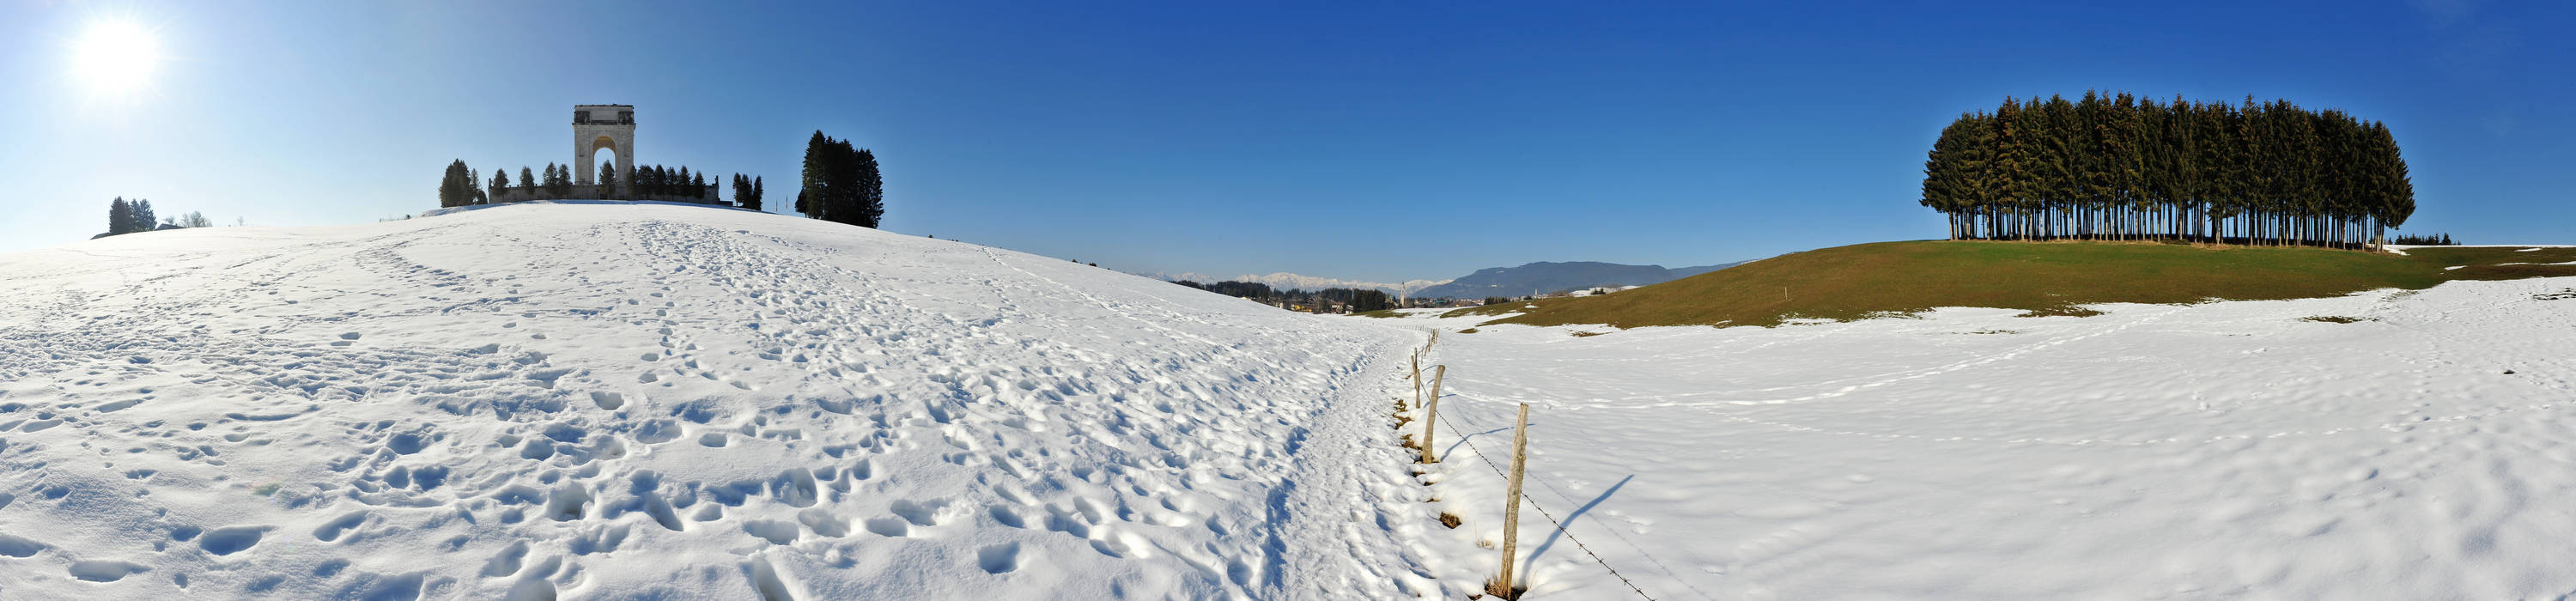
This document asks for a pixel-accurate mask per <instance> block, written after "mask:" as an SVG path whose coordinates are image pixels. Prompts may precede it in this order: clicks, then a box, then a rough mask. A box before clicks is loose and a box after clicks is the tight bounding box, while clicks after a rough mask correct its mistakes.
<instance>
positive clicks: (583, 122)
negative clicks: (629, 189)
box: [572, 104, 635, 198]
mask: <svg viewBox="0 0 2576 601" xmlns="http://www.w3.org/2000/svg"><path fill="white" fill-rule="evenodd" d="M612 115H614V116H613V117H612ZM603 149H605V150H608V151H610V152H614V153H616V154H617V176H618V180H619V181H618V187H619V188H625V186H626V180H627V179H628V177H629V176H630V175H632V174H633V173H635V112H634V107H631V106H626V105H619V104H596V105H594V104H584V105H575V106H573V123H572V155H573V161H572V164H574V165H579V166H580V167H579V168H577V169H575V170H574V173H573V183H574V184H577V185H583V186H592V185H596V184H597V180H598V178H599V158H598V155H599V151H600V150H603ZM590 192H592V193H593V194H592V196H593V197H595V198H614V197H617V196H618V195H620V194H622V193H624V190H622V189H621V190H590Z"/></svg>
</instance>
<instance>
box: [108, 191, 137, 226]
mask: <svg viewBox="0 0 2576 601" xmlns="http://www.w3.org/2000/svg"><path fill="white" fill-rule="evenodd" d="M133 231H134V205H132V204H127V203H126V202H125V197H123V196H119V197H116V200H112V201H108V203H107V233H108V235H111V236H113V235H117V234H124V233H131V232H133Z"/></svg>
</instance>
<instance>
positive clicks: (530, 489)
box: [0, 204, 1472, 599]
mask: <svg viewBox="0 0 2576 601" xmlns="http://www.w3.org/2000/svg"><path fill="white" fill-rule="evenodd" d="M0 280H5V281H7V282H8V288H10V289H11V290H12V291H13V292H11V293H10V294H9V295H7V296H5V297H0V597H7V598H21V597H27V598H100V597H120V598H133V597H148V596H163V595H188V596H213V597H235V596H246V595H275V596H283V597H292V598H320V597H337V598H366V599H412V598H508V599H543V598H554V597H557V596H574V597H671V598H774V599H776V598H792V599H848V598H906V599H935V598H960V599H963V598H973V599H986V598H1032V597H1059V598H1104V599H1106V598H1354V597H1357V598H1399V597H1421V596H1438V595H1439V594H1440V593H1439V591H1440V590H1441V587H1442V586H1447V585H1448V583H1444V582H1435V581H1434V580H1432V579H1431V578H1430V574H1428V573H1427V571H1426V570H1425V569H1424V568H1422V567H1420V566H1421V565H1422V564H1423V563H1424V562H1425V561H1430V560H1428V559H1425V558H1424V557H1423V555H1424V554H1426V553H1429V552H1432V551H1435V550H1436V549H1432V548H1429V547H1426V546H1425V545H1424V543H1422V542H1421V541H1420V540H1418V536H1417V535H1418V534H1419V533H1420V532H1421V530H1420V529H1419V526H1420V525H1421V524H1424V523H1430V526H1429V527H1431V528H1437V527H1438V526H1437V524H1436V522H1431V520H1432V519H1433V517H1434V514H1432V513H1427V512H1429V511H1430V509H1429V508H1428V506H1427V505H1426V504H1424V503H1422V502H1421V499H1422V493H1421V492H1420V491H1418V490H1416V489H1418V488H1420V487H1419V486H1416V485H1414V484H1412V483H1411V481H1410V479H1409V476H1408V475H1407V474H1406V473H1405V471H1404V468H1403V467H1402V465H1403V464H1402V463H1401V459H1400V457H1398V455H1400V450H1399V449H1395V448H1393V447H1394V443H1393V442H1392V441H1393V434H1392V433H1390V432H1388V431H1386V430H1385V428H1384V426H1383V421H1384V414H1383V413H1381V412H1382V411H1384V409H1382V407H1385V405H1383V404H1382V403H1383V402H1384V400H1383V399H1385V398H1391V397H1392V396H1393V395H1394V394H1395V388H1394V385H1392V384H1388V382H1396V381H1401V379H1402V375H1401V371H1402V367H1401V366H1399V365H1396V364H1394V363H1393V361H1394V360H1391V359H1389V357H1395V358H1399V359H1400V358H1401V356H1402V355H1403V352H1402V351H1401V349H1403V348H1405V347H1406V346H1407V345H1410V344H1414V343H1416V342H1418V338H1417V336H1416V335H1415V334H1414V333H1412V332H1408V331H1405V330H1401V329H1396V328H1387V327H1351V326H1350V325H1348V324H1347V323H1345V322H1339V321H1335V320H1330V319H1322V318H1316V317H1313V316H1305V315H1297V314H1291V313H1287V312H1283V311H1278V310H1276V309H1272V308H1269V307H1263V306H1259V305H1255V304H1252V303H1248V302H1243V301H1240V300H1235V299H1228V298H1224V297H1220V296H1216V295H1210V294H1206V293H1203V292H1198V291H1194V290H1189V289H1186V288H1182V287H1179V286H1173V285H1170V284H1165V283H1160V282H1154V281H1151V280H1147V279H1143V278H1137V277H1133V276H1127V275H1122V274H1117V273H1113V272H1109V271H1105V270H1100V269H1097V268H1091V267H1085V266H1080V265H1076V264H1072V263H1069V262H1065V261H1062V260H1056V259H1048V258H1044V257H1037V256H1032V255H1026V254H1020V253H1015V252H1009V251H1002V250H996V249H990V248H985V247H979V246H972V245H966V244H959V243H954V242H948V241H940V240H926V239H919V238H912V237H906V236H899V235H893V234H887V233H883V232H877V231H872V230H862V229H856V228H849V227H846V226H839V225H833V224H825V223H820V222H815V221H809V220H802V219H793V218H787V217H781V216H775V215H759V214H752V213H747V212H739V211H723V210H714V209H708V208H702V207H673V206H657V205H651V204H634V205H623V204H620V205H560V206H542V205H537V206H503V207H494V208H486V209H477V210H471V211H459V212H452V213H450V214H446V215H442V216H437V217H433V218H422V219H413V220H408V221H401V222H390V223H381V224H373V225H363V226H348V227H335V228H292V229H289V228H215V229H203V230H186V231H173V232H158V233H151V234H143V235H134V236H121V237H115V238H108V239H102V240H95V241H89V242H83V243H77V244H72V245H69V246H65V247H60V248H55V249H47V250H40V251H31V252H26V253H18V254H14V255H7V256H0ZM1461 587H1472V584H1460V585H1456V586H1453V587H1451V588H1461Z"/></svg>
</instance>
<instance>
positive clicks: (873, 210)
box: [853, 148, 885, 228]
mask: <svg viewBox="0 0 2576 601" xmlns="http://www.w3.org/2000/svg"><path fill="white" fill-rule="evenodd" d="M853 161H854V163H855V164H856V165H857V167H856V168H855V169H854V171H856V172H857V173H858V178H857V182H856V183H857V184H858V189H857V190H855V191H854V192H855V194H853V196H856V197H857V198H856V199H855V200H856V203H855V204H856V205H857V209H858V213H859V217H858V221H857V222H856V223H857V224H858V225H859V226H861V227H869V228H873V227H877V225H878V224H879V223H882V222H884V221H885V177H884V176H883V175H881V174H879V173H878V172H877V154H876V153H875V152H871V151H869V150H868V149H865V148H861V149H859V152H858V154H857V156H856V157H854V159H853Z"/></svg>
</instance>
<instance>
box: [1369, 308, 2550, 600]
mask: <svg viewBox="0 0 2576 601" xmlns="http://www.w3.org/2000/svg"><path fill="white" fill-rule="evenodd" d="M2571 284H2576V278H2551V279H2533V280H2518V281H2505V282H2453V283H2449V284H2444V285H2442V286H2439V287H2436V288H2433V289H2430V290H2424V291H2413V292H2401V291H2378V292H2370V293H2363V294H2356V295H2352V296H2348V297H2339V298H2325V299H2306V300H2294V301H2256V302H2220V303H2207V304H2199V305H2190V306H2166V305H2108V306H2102V307H2097V308H2099V309H2103V310H2105V311H2107V313H2106V314H2105V315H2101V316H2096V317H2084V318H2071V317H2049V318H2021V317H2014V316H2013V315H2014V314H2015V313H2017V312H2015V311H2005V310H1996V309H1945V310H1941V311H1936V312H1933V313H1931V314H1929V315H1926V316H1924V317H1923V318H1922V319H1880V320H1868V321H1861V322H1852V323H1825V324H1814V325H1790V326H1783V327H1778V328H1725V329H1718V328H1702V327H1691V328H1642V329H1635V330H1627V331H1619V332H1614V333H1611V334H1609V335H1603V336H1590V337H1574V336H1570V335H1569V334H1570V333H1572V332H1576V331H1597V330H1598V329H1599V328H1597V327H1596V328H1573V327H1555V328H1533V327H1527V326H1515V325H1501V326H1478V327H1479V329H1480V331H1479V332H1478V333H1475V334H1456V333H1454V332H1451V333H1449V334H1447V335H1444V336H1442V338H1441V340H1440V343H1439V345H1438V346H1437V347H1435V349H1434V351H1433V353H1432V355H1431V357H1430V358H1429V359H1426V363H1425V365H1426V366H1429V365H1432V364H1434V363H1440V364H1446V365H1448V366H1449V367H1450V372H1449V382H1448V386H1447V392H1448V394H1447V395H1445V396H1446V398H1445V399H1444V401H1443V403H1442V405H1441V407H1440V411H1441V414H1442V415H1443V416H1444V419H1445V424H1444V426H1443V427H1441V432H1440V434H1439V439H1438V441H1437V442H1436V444H1438V445H1439V446H1440V447H1442V450H1443V452H1444V453H1445V454H1446V455H1445V456H1444V459H1445V461H1444V462H1443V463H1441V464H1439V467H1438V468H1436V469H1434V470H1433V473H1432V474H1430V475H1428V476H1426V479H1429V480H1432V481H1434V482H1436V483H1437V484H1436V485H1435V486H1434V487H1433V488H1434V489H1435V490H1436V491H1437V492H1436V494H1438V495H1440V496H1442V497H1444V498H1445V500H1443V501H1442V502H1440V503H1436V504H1437V505H1441V506H1442V507H1443V508H1444V510H1447V511H1451V512H1453V513H1456V514H1458V515H1460V516H1462V517H1463V518H1465V520H1466V522H1467V524H1466V525H1465V526H1462V527H1461V528H1459V529H1457V530H1455V531H1449V533H1448V534H1447V535H1445V536H1446V537H1447V540H1446V541H1442V540H1440V538H1441V535H1434V536H1433V538H1432V540H1431V542H1429V543H1427V544H1429V545H1430V546H1432V547H1434V548H1448V549H1457V548H1462V547H1470V546H1473V545H1475V544H1477V543H1490V542H1491V541H1493V540H1495V539H1497V538H1499V537H1500V534H1501V532H1500V531H1501V528H1500V526H1499V524H1498V520H1499V517H1500V514H1501V509H1502V507H1501V504H1500V503H1499V502H1497V501H1494V500H1493V499H1498V498H1499V494H1500V491H1501V488H1502V485H1501V482H1500V478H1499V477H1498V476H1497V475H1496V474H1495V473H1494V472H1493V471H1492V470H1491V469H1489V468H1488V467H1487V464H1486V463H1485V461H1484V460H1483V459H1480V458H1478V455H1480V454H1481V455H1487V456H1488V457H1490V458H1491V459H1492V460H1494V461H1495V462H1497V463H1505V462H1507V461H1508V448H1509V445H1510V442H1511V439H1510V437H1511V430H1510V425H1511V423H1512V413H1511V411H1512V407H1513V405H1514V404H1515V403H1523V402H1526V403H1529V404H1530V405H1531V406H1532V410H1531V417H1530V419H1531V426H1530V466H1531V467H1530V472H1529V476H1528V484H1527V485H1526V488H1527V494H1528V495H1529V497H1530V498H1531V499H1532V500H1533V501H1534V502H1537V503H1539V504H1541V505H1542V506H1544V507H1546V508H1548V509H1549V510H1550V511H1553V512H1555V514H1556V515H1557V517H1559V518H1561V519H1567V520H1568V521H1569V526H1568V528H1569V531H1570V532H1571V533H1572V535H1573V536H1574V537H1577V538H1579V539H1580V540H1581V542H1582V543H1584V546H1585V547H1588V548H1589V549H1590V550H1591V551H1592V552H1594V553H1598V554H1600V555H1601V556H1602V557H1603V558H1604V560H1606V561H1607V562H1608V563H1609V564H1610V565H1611V566H1613V567H1615V568H1617V569H1618V570H1620V572H1622V573H1624V574H1625V575H1626V576H1628V577H1629V578H1630V579H1632V580H1635V581H1636V583H1637V584H1638V586H1640V587H1641V588H1643V589H1644V590H1645V591H1646V592H1647V593H1649V594H1652V595H1654V596H1656V597H1657V598H1661V599H1700V598H1708V599H1874V598H1905V599H1914V598H1941V599H2037V598H2135V599H2144V598H2213V597H2228V598H2233V597H2254V598H2302V599H2428V598H2462V599H2508V598H2565V596H2567V595H2569V594H2570V593H2571V592H2576V567H2571V566H2576V550H2571V549H2570V547H2568V546H2567V545H2566V544H2564V541H2565V540H2566V539H2567V537H2568V536H2570V535H2576V513H2570V512H2567V511H2565V510H2564V509H2563V508H2562V507H2560V505H2559V503H2558V500H2560V499H2563V498H2566V497H2567V496H2568V495H2569V494H2570V493H2576V444H2571V443H2576V356H2571V355H2570V354H2569V353H2568V352H2567V349H2568V346H2567V344H2568V341H2570V340H2576V300H2570V299H2576V293H2570V292H2568V291H2569V290H2571V289H2576V287H2571ZM2309 316H2351V317H2358V318H2364V319H2366V321H2361V322H2358V323H2351V324H2334V323H2317V322H2311V321H2303V320H2302V318H2304V317H2309ZM1387 321H1392V322H1394V323H1397V324H1402V325H1408V326H1412V327H1417V328H1427V327H1440V328H1445V329H1451V330H1454V329H1458V328H1464V327H1468V326H1470V325H1475V323H1476V322H1477V321H1480V319H1436V318H1427V317H1415V318H1410V319H1398V320H1387ZM2507 370H2511V371H2512V372H2513V373H2512V374H2506V373H2504V372H2506V371H2507ZM1448 425H1454V426H1455V428H1454V429H1453V428H1451V427H1448ZM1497 454H1499V455H1497ZM1523 519H1524V523H1523V524H1522V528H1521V530H1520V533H1521V534H1520V539H1521V540H1520V541H1519V544H1520V548H1521V549H1523V555H1522V557H1523V560H1522V561H1523V562H1524V563H1523V565H1524V569H1525V570H1526V573H1527V574H1528V575H1529V580H1527V581H1525V583H1526V584H1528V585H1530V586H1531V587H1532V594H1533V595H1541V594H1544V595H1547V596H1548V597H1550V598H1556V597H1574V598H1603V599H1608V598H1634V597H1635V594H1634V593H1632V592H1630V591H1628V587H1627V585H1625V584H1622V583H1621V582H1620V581H1619V580H1618V579H1616V578H1613V577H1612V576H1611V575H1610V574H1609V573H1608V572H1607V571H1604V570H1603V569H1602V568H1601V566H1600V565H1598V564H1596V563H1595V562H1594V561H1593V560H1592V558H1591V557H1589V556H1587V555H1586V554H1584V553H1583V552H1582V551H1581V550H1579V549H1577V548H1575V545H1574V544H1572V543H1568V542H1566V541H1563V540H1556V539H1559V538H1561V537H1559V536H1552V535H1554V534H1555V532H1554V529H1553V528H1551V527H1549V526H1548V525H1547V524H1546V523H1545V522H1544V521H1543V520H1541V519H1539V518H1538V517H1536V515H1535V514H1534V513H1533V512H1527V511H1525V512H1523ZM1484 553H1485V554H1486V555H1485V559H1484V560H1483V561H1484V562H1485V563H1481V564H1480V563H1475V562H1472V561H1470V562H1466V565H1462V566H1454V567H1444V568H1443V569H1438V570H1434V571H1433V575H1434V576H1437V577H1440V578H1444V579H1457V578H1467V577H1473V576H1475V575H1477V574H1486V573H1491V570H1492V567H1491V563H1490V562H1492V561H1494V558H1493V557H1494V556H1493V552H1492V551H1485V552H1484Z"/></svg>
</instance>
